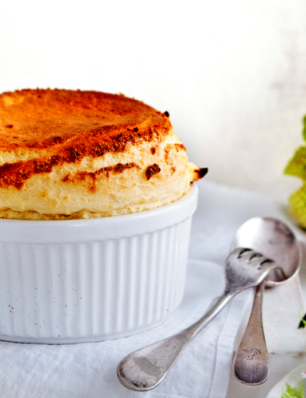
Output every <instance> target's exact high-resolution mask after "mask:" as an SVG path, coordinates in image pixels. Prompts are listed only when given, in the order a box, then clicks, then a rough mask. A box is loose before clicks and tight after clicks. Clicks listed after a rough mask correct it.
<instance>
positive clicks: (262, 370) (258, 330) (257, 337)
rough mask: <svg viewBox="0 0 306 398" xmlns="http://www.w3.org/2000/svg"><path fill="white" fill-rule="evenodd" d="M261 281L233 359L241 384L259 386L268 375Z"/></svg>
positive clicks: (236, 374)
mask: <svg viewBox="0 0 306 398" xmlns="http://www.w3.org/2000/svg"><path fill="white" fill-rule="evenodd" d="M264 288H265V282H264V281H263V282H262V283H261V284H260V285H258V286H257V288H256V290H255V296H254V303H253V308H252V312H251V316H250V319H249V323H248V325H247V327H246V330H245V332H244V336H243V338H242V340H241V343H240V345H239V348H238V350H237V353H236V356H235V359H234V374H235V376H236V378H237V379H238V380H239V381H240V382H241V383H243V384H249V385H253V386H256V385H259V384H262V383H264V382H265V381H266V380H267V378H268V374H269V356H268V350H267V346H266V340H265V335H264V330H263V324H262V298H263V291H264Z"/></svg>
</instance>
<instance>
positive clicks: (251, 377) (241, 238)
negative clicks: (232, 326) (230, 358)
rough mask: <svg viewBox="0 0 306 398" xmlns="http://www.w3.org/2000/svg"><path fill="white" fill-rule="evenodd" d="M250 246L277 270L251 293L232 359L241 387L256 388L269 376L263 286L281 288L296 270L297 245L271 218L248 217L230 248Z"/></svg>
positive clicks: (281, 226) (287, 230)
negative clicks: (249, 309)
mask: <svg viewBox="0 0 306 398" xmlns="http://www.w3.org/2000/svg"><path fill="white" fill-rule="evenodd" d="M241 246H245V247H250V248H252V249H253V250H256V251H259V252H260V253H262V254H263V255H265V256H267V257H269V258H271V259H272V260H273V261H275V263H276V264H277V267H276V268H275V269H274V270H273V271H272V272H270V273H269V275H268V276H267V278H266V280H265V281H263V282H262V283H261V284H260V285H259V286H257V288H256V290H255V296H254V304H253V308H252V312H251V316H250V319H249V323H248V325H247V327H246V330H245V332H244V336H243V338H242V340H241V343H240V345H239V348H238V350H237V353H236V356H235V359H234V364H233V368H234V374H235V376H236V378H237V379H238V380H239V381H240V382H241V383H244V384H248V385H253V386H256V385H259V384H262V383H264V382H265V381H266V380H267V378H268V375H269V355H268V350H267V345H266V341H265V335H264V330H263V324H262V299H263V292H264V288H265V284H266V286H268V287H273V286H278V285H281V284H283V283H285V282H287V281H288V280H290V279H292V278H293V277H294V276H295V275H296V274H297V273H298V271H299V268H300V259H301V255H300V246H299V243H298V241H297V239H296V238H295V236H294V234H293V232H292V231H291V230H290V228H288V226H287V225H286V224H284V223H283V222H281V221H279V220H276V219H274V218H260V217H256V218H252V219H250V220H248V221H247V222H246V223H244V224H243V225H242V226H241V227H240V228H239V230H238V231H237V233H236V235H235V238H234V240H233V243H232V246H231V248H232V249H234V248H236V247H241Z"/></svg>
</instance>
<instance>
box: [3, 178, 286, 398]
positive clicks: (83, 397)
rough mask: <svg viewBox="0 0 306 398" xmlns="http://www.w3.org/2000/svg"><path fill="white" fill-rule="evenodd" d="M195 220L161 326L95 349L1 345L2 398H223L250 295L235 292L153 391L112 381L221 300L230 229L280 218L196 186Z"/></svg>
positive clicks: (270, 207)
mask: <svg viewBox="0 0 306 398" xmlns="http://www.w3.org/2000/svg"><path fill="white" fill-rule="evenodd" d="M199 188H200V197H199V207H198V210H197V212H196V214H195V215H194V220H193V227H192V233H191V241H190V255H189V258H190V260H189V266H188V271H187V283H186V293H185V297H184V300H183V302H182V304H181V306H180V307H179V309H178V310H177V311H176V312H175V313H174V315H173V316H172V317H171V318H169V319H168V320H167V321H166V322H165V323H164V324H162V325H161V326H159V327H157V328H155V329H152V330H150V331H147V332H144V333H140V334H137V335H134V336H131V337H127V338H123V339H118V340H112V341H105V342H101V343H88V344H73V345H35V344H15V343H7V342H0V358H1V359H0V397H1V398H2V397H3V398H57V397H59V398H98V397H99V398H100V397H105V398H112V397H114V398H123V397H124V398H132V397H148V398H167V397H169V398H200V397H201V398H224V397H225V396H226V391H227V387H228V383H229V376H230V370H231V364H232V353H233V344H234V339H235V336H236V332H237V329H238V326H239V324H240V321H241V318H242V315H243V312H244V309H245V306H246V302H247V301H248V300H249V299H250V297H251V296H252V292H251V291H245V292H243V293H241V294H239V295H238V296H237V297H236V298H235V299H234V300H233V301H232V302H231V303H230V304H229V305H228V306H227V307H226V308H225V309H224V310H223V311H222V312H221V313H220V314H219V315H218V317H217V318H215V320H213V321H212V323H211V324H210V325H209V326H208V327H207V328H206V329H204V330H203V331H202V332H201V333H200V334H199V335H198V336H196V338H195V339H194V340H193V341H192V342H191V343H190V345H189V346H188V347H187V348H186V349H185V350H184V352H183V353H182V354H181V356H180V357H179V359H178V361H177V362H176V363H175V364H174V365H173V367H172V369H171V371H170V372H169V374H168V376H167V377H166V379H165V380H164V381H163V382H162V383H161V384H160V385H159V386H158V387H157V388H156V389H154V390H152V391H150V392H147V393H139V392H138V393H136V392H132V391H129V390H127V389H125V388H124V387H123V386H121V384H120V383H119V381H118V380H117V376H116V367H117V364H118V363H119V361H120V360H121V359H122V358H123V357H124V356H126V355H127V354H129V353H131V352H132V351H135V350H137V349H138V348H141V347H143V346H146V345H148V344H151V343H153V342H156V341H158V340H161V339H163V338H165V337H167V336H170V335H172V334H174V333H176V332H179V331H181V330H183V329H184V328H185V327H187V326H189V325H191V324H192V323H193V322H195V321H196V320H198V319H199V318H200V317H201V316H202V315H203V314H204V313H205V311H206V310H207V308H208V307H209V306H210V305H211V303H212V301H213V300H215V299H216V297H218V296H219V295H221V294H222V291H223V288H224V274H223V263H224V260H225V258H226V257H227V255H228V251H229V245H230V242H231V239H232V237H233V236H234V234H235V231H236V230H237V229H238V227H239V226H240V225H241V224H242V223H243V222H244V221H246V220H247V219H249V218H251V217H254V216H271V217H280V218H284V217H282V216H281V214H280V212H279V210H278V209H277V206H276V205H275V204H274V203H272V202H271V200H270V199H268V198H266V197H263V196H262V195H258V194H252V193H246V192H243V191H240V190H236V189H232V188H228V187H224V186H218V185H216V184H213V183H209V182H205V181H203V182H200V183H199Z"/></svg>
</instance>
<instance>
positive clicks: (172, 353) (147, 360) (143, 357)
mask: <svg viewBox="0 0 306 398" xmlns="http://www.w3.org/2000/svg"><path fill="white" fill-rule="evenodd" d="M237 293H238V292H237ZM234 295H235V293H224V294H223V295H222V296H221V297H220V298H219V300H218V301H217V303H216V304H214V305H213V307H212V308H211V309H210V310H209V311H208V312H207V313H206V314H205V315H204V316H203V317H202V318H201V319H200V320H199V321H197V322H196V323H194V324H193V325H191V326H189V327H188V328H187V329H185V330H183V331H182V332H180V333H178V334H175V335H174V336H171V337H168V338H166V339H164V340H161V341H159V342H157V343H154V344H151V345H149V346H147V347H144V348H141V349H140V350H138V351H135V352H133V353H132V354H130V355H128V356H127V357H125V358H124V359H123V360H122V361H121V362H120V363H119V365H118V368H117V376H118V378H119V380H120V382H121V383H122V384H123V385H124V386H125V387H127V388H129V389H130V390H134V391H148V390H151V389H152V388H154V387H156V386H157V385H158V384H159V383H160V382H161V381H162V380H163V378H164V377H165V376H166V374H167V373H168V371H169V369H170V368H171V366H172V365H173V363H174V362H175V361H176V359H177V357H178V356H179V355H180V353H181V352H182V351H183V349H184V348H185V347H186V346H187V344H188V343H189V342H190V341H191V340H192V339H193V337H194V336H196V335H197V334H198V333H199V332H200V331H201V330H202V329H203V328H204V327H205V326H206V325H207V324H208V323H209V322H210V321H211V320H212V319H213V318H214V317H215V316H216V315H217V314H218V313H219V312H220V311H221V310H222V309H223V308H224V307H225V306H226V304H227V303H228V302H229V301H230V299H231V298H232V297H234Z"/></svg>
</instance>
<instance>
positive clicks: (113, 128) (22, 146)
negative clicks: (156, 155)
mask: <svg viewBox="0 0 306 398" xmlns="http://www.w3.org/2000/svg"><path fill="white" fill-rule="evenodd" d="M171 128H172V127H171V123H170V121H169V119H168V117H167V116H166V115H165V114H162V113H161V112H158V111H156V110H155V109H153V108H151V107H150V106H148V105H145V104H144V103H142V102H140V101H137V100H134V99H131V98H127V97H125V96H123V95H114V94H106V93H100V92H95V91H72V90H57V89H55V90H50V89H47V90H42V89H37V90H31V89H27V90H22V91H15V92H12V93H11V92H8V93H3V94H1V95H0V153H4V152H9V153H11V152H14V153H16V154H22V156H24V159H21V160H19V161H18V162H15V163H5V164H3V165H2V166H0V187H8V186H14V187H16V188H17V189H21V188H22V187H23V185H24V183H25V181H26V180H27V179H29V178H30V177H31V176H32V175H33V174H40V173H50V172H51V171H52V169H53V167H54V166H55V165H60V164H63V163H79V162H80V161H81V160H82V159H83V158H84V157H85V156H92V157H94V158H96V157H100V156H103V155H104V154H106V153H108V152H124V151H126V149H127V147H128V146H129V145H130V144H133V145H135V144H137V143H138V142H139V143H140V142H143V141H147V142H153V141H154V142H156V141H159V140H162V139H163V137H165V136H166V135H167V134H168V133H169V131H170V130H171ZM34 152H35V154H37V155H35V157H34V158H32V159H28V158H27V155H29V154H31V153H34ZM30 157H31V156H30ZM26 159H27V160H26Z"/></svg>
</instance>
